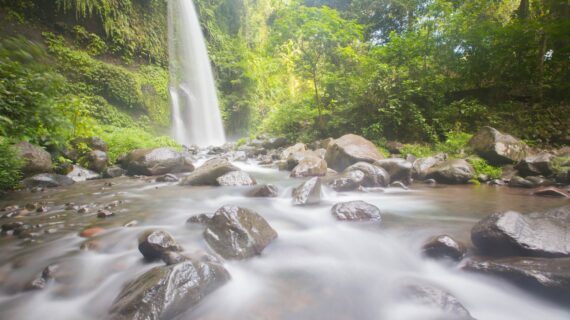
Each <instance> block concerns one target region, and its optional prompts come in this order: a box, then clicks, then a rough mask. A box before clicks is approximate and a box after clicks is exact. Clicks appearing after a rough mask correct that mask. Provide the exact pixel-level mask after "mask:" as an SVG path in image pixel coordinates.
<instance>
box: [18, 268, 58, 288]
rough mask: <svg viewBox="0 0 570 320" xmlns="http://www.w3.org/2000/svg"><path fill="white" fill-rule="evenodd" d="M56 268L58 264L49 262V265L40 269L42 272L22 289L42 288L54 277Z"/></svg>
mask: <svg viewBox="0 0 570 320" xmlns="http://www.w3.org/2000/svg"><path fill="white" fill-rule="evenodd" d="M58 269H59V265H58V264H50V265H49V266H47V267H45V269H44V270H42V272H41V273H40V274H38V275H37V276H36V278H34V280H32V281H30V283H28V284H27V285H26V286H25V287H24V290H41V289H44V288H45V287H46V285H47V284H48V283H49V282H50V281H52V280H54V279H55V276H56V273H57V270H58Z"/></svg>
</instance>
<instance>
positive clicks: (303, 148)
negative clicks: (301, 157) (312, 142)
mask: <svg viewBox="0 0 570 320" xmlns="http://www.w3.org/2000/svg"><path fill="white" fill-rule="evenodd" d="M306 150H307V146H306V145H305V144H304V143H297V144H295V145H294V146H291V147H289V148H286V149H285V150H283V151H281V160H285V161H287V159H288V158H289V155H291V154H292V153H295V152H304V151H306Z"/></svg>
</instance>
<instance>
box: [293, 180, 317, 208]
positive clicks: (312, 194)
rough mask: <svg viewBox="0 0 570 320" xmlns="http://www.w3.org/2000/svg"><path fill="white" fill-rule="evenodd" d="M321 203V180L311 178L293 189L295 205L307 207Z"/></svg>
mask: <svg viewBox="0 0 570 320" xmlns="http://www.w3.org/2000/svg"><path fill="white" fill-rule="evenodd" d="M320 201H321V179H320V178H318V177H314V178H311V179H309V180H307V181H305V182H303V183H302V184H301V185H299V186H298V187H296V188H294V189H293V204H294V205H307V204H316V203H319V202H320Z"/></svg>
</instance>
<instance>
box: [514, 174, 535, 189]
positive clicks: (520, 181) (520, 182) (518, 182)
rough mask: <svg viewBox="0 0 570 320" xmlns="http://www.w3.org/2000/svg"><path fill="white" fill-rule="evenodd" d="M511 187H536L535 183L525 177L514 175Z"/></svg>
mask: <svg viewBox="0 0 570 320" xmlns="http://www.w3.org/2000/svg"><path fill="white" fill-rule="evenodd" d="M509 187H513V188H534V187H535V184H534V183H533V182H532V181H529V180H527V179H525V178H523V177H519V176H514V177H512V178H511V180H510V181H509Z"/></svg>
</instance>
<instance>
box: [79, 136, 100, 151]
mask: <svg viewBox="0 0 570 320" xmlns="http://www.w3.org/2000/svg"><path fill="white" fill-rule="evenodd" d="M81 143H83V144H85V145H86V146H87V147H88V148H89V149H91V150H101V151H104V152H107V150H108V148H107V144H106V143H105V141H103V140H102V139H101V138H98V137H87V138H75V139H73V140H72V141H71V145H72V146H73V147H74V148H75V149H77V146H79V144H81Z"/></svg>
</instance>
